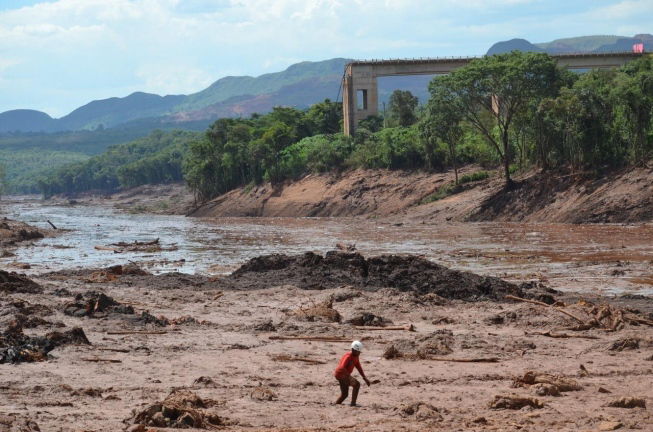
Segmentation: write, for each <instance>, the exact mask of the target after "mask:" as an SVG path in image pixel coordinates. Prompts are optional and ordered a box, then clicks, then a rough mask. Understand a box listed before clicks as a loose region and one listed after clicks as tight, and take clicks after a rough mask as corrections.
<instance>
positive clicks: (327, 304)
mask: <svg viewBox="0 0 653 432" xmlns="http://www.w3.org/2000/svg"><path fill="white" fill-rule="evenodd" d="M294 315H295V316H296V317H298V318H300V319H303V320H306V321H310V322H314V321H326V322H340V320H341V319H342V317H341V316H340V313H339V312H338V311H337V310H335V309H334V308H333V299H332V298H328V299H326V300H324V301H323V302H321V303H313V304H312V305H311V306H309V307H301V306H300V307H299V309H297V310H296V311H295V312H294Z"/></svg>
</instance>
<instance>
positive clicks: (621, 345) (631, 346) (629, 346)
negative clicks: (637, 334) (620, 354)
mask: <svg viewBox="0 0 653 432" xmlns="http://www.w3.org/2000/svg"><path fill="white" fill-rule="evenodd" d="M639 341H640V340H639V339H638V338H624V339H617V340H616V341H614V342H613V343H612V344H611V345H610V347H609V348H608V350H610V351H628V350H635V349H639Z"/></svg>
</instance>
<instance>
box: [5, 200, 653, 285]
mask: <svg viewBox="0 0 653 432" xmlns="http://www.w3.org/2000/svg"><path fill="white" fill-rule="evenodd" d="M2 213H3V216H6V217H9V218H11V219H17V220H21V221H24V222H27V223H29V224H32V225H35V226H38V227H42V228H49V227H50V226H49V224H48V222H47V221H50V222H52V224H54V225H55V226H56V227H57V228H58V230H57V232H58V234H57V235H56V236H54V237H49V238H46V239H43V240H40V241H37V242H35V243H34V244H32V245H30V246H27V247H21V248H19V249H17V250H16V251H15V254H16V255H15V256H14V257H6V258H1V259H0V265H2V266H3V267H9V268H11V266H12V265H13V264H14V263H26V264H29V266H30V268H29V269H27V270H24V272H26V273H28V274H40V273H45V272H49V271H57V270H63V269H73V268H100V267H107V266H110V265H115V264H124V263H127V262H136V263H139V265H141V266H143V267H145V268H147V269H148V270H150V271H152V272H154V273H162V272H170V271H178V272H183V273H191V274H216V275H219V274H225V273H229V272H231V271H233V270H234V269H236V268H237V267H238V266H239V265H240V264H242V263H243V262H244V261H246V260H248V259H250V258H253V257H255V256H259V255H264V254H272V253H285V254H296V253H302V252H306V251H317V252H321V253H325V252H327V251H329V250H333V249H334V248H336V247H337V245H338V244H340V245H341V246H343V245H344V246H350V245H351V246H355V248H356V250H358V251H360V252H361V253H363V254H364V255H368V256H369V255H378V254H386V253H411V254H417V255H422V256H425V257H427V258H429V259H431V260H433V261H436V262H438V263H441V264H443V265H446V266H448V267H452V268H455V269H460V270H469V271H473V272H475V273H480V274H484V275H491V276H498V277H502V278H504V279H507V280H511V281H516V282H523V281H538V282H543V283H545V284H546V285H548V286H551V287H553V288H557V289H561V290H563V291H586V292H593V293H601V294H623V293H631V294H641V295H652V294H653V270H652V268H653V266H652V264H653V225H651V224H638V225H612V224H591V225H567V224H521V223H449V224H436V225H433V224H420V223H406V224H402V223H401V222H396V219H393V222H388V221H385V220H381V219H365V218H217V219H201V218H187V217H183V216H171V215H170V216H169V215H151V214H130V213H126V212H123V211H120V210H117V209H114V208H112V207H109V206H101V205H97V206H88V205H78V206H66V205H50V204H48V203H47V202H44V201H41V200H38V199H34V198H31V197H30V198H27V197H19V198H15V199H10V200H4V201H3V203H2ZM154 239H159V241H160V243H161V245H162V246H163V247H164V249H171V250H165V251H162V252H156V253H152V252H123V253H115V252H113V251H110V250H104V249H103V248H105V249H106V247H107V246H109V247H110V245H111V244H114V243H119V242H134V241H151V240H154ZM97 247H100V249H98V248H97Z"/></svg>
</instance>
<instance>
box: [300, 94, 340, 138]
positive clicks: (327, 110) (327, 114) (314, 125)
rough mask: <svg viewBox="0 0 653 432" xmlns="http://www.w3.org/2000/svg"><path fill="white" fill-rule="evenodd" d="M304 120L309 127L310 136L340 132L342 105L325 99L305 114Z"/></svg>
mask: <svg viewBox="0 0 653 432" xmlns="http://www.w3.org/2000/svg"><path fill="white" fill-rule="evenodd" d="M306 120H307V121H308V122H309V124H310V127H311V132H312V133H311V135H319V134H334V133H338V132H341V131H342V104H341V103H336V102H331V100H330V99H325V100H324V102H319V103H316V104H315V105H313V106H311V107H310V108H309V109H308V111H307V112H306Z"/></svg>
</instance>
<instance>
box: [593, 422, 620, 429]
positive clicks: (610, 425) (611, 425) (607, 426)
mask: <svg viewBox="0 0 653 432" xmlns="http://www.w3.org/2000/svg"><path fill="white" fill-rule="evenodd" d="M622 427H623V423H621V422H619V421H604V422H601V423H599V430H600V431H613V430H617V429H621V428H622Z"/></svg>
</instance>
